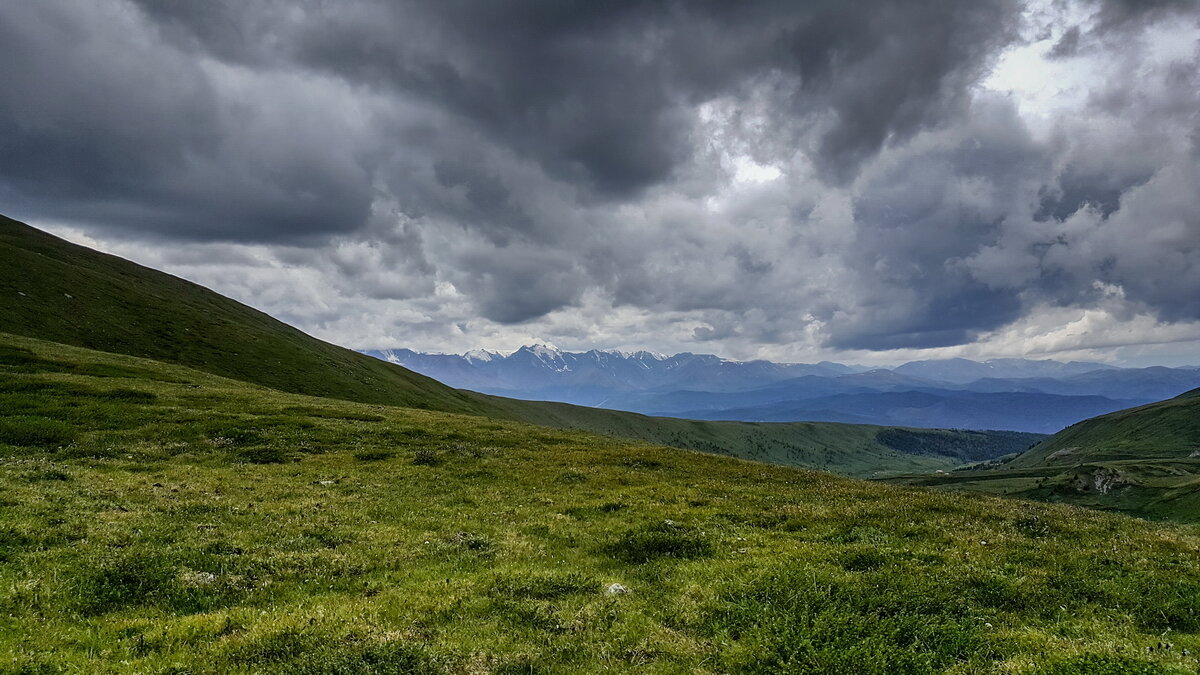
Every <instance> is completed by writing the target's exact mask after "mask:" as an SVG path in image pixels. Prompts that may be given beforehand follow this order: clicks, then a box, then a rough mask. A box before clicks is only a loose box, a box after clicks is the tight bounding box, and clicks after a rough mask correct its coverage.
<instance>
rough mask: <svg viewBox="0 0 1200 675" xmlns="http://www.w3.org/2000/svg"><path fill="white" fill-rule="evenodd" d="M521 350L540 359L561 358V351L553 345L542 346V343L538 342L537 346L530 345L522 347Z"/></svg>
mask: <svg viewBox="0 0 1200 675" xmlns="http://www.w3.org/2000/svg"><path fill="white" fill-rule="evenodd" d="M523 349H525V350H526V351H528V352H530V353H532V354H533V355H535V356H538V357H541V358H550V359H559V358H562V350H560V349H559V348H558V347H555V346H554V345H551V344H544V343H541V342H539V343H538V344H535V345H531V346H529V347H524V348H523Z"/></svg>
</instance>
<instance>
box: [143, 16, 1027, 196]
mask: <svg viewBox="0 0 1200 675" xmlns="http://www.w3.org/2000/svg"><path fill="white" fill-rule="evenodd" d="M140 4H141V5H142V6H143V7H144V8H145V9H146V11H147V12H148V13H149V15H150V16H151V17H153V18H154V19H155V20H156V21H157V22H158V23H159V24H160V25H161V26H164V27H165V31H166V34H167V35H169V36H173V37H174V38H175V39H176V40H177V41H179V42H180V43H181V44H184V45H204V46H206V47H207V49H208V50H209V51H210V52H211V53H212V54H214V55H215V56H217V57H218V58H224V59H231V60H235V61H238V62H242V63H249V64H252V65H254V66H260V67H265V66H272V67H278V66H280V65H285V66H300V67H304V68H310V69H315V70H319V71H321V72H325V73H328V74H330V75H331V76H334V77H337V78H343V79H346V80H349V81H352V82H356V83H361V84H365V85H367V86H371V87H377V88H383V89H387V90H390V91H394V92H398V93H400V94H403V95H405V96H418V97H422V98H424V99H426V100H429V101H431V102H433V103H435V104H436V105H437V106H438V107H439V108H440V109H443V110H445V111H447V112H449V113H452V114H454V115H457V116H460V117H461V118H463V119H465V120H467V121H468V122H469V123H470V124H471V125H472V126H474V127H475V128H477V129H479V130H481V131H482V132H483V133H484V134H485V135H486V136H488V137H489V138H491V139H492V140H493V141H494V142H496V143H498V144H500V145H503V146H505V147H510V148H513V149H515V150H516V151H517V152H519V153H520V154H522V155H524V156H529V157H532V158H534V159H535V160H536V161H538V162H540V163H542V165H543V166H544V167H545V169H546V170H547V171H548V172H550V173H552V174H554V175H555V176H556V177H559V178H561V179H564V180H567V181H569V182H572V183H578V184H581V185H583V186H586V187H587V188H589V189H590V190H592V191H594V192H596V193H597V194H598V195H602V196H628V195H630V194H632V193H635V192H636V191H637V190H639V189H642V188H644V187H646V186H649V185H653V184H655V183H658V182H660V181H662V180H664V179H666V178H667V177H668V176H669V175H670V174H671V172H672V170H673V169H674V168H675V167H676V166H677V165H678V164H679V163H680V162H682V161H684V160H685V159H686V158H687V157H688V155H689V154H690V152H691V147H692V143H693V139H691V138H689V134H688V130H689V125H688V123H687V118H688V116H689V113H688V106H690V105H694V104H695V103H697V102H700V101H703V100H705V99H707V98H711V97H713V96H718V95H721V94H725V93H728V92H731V91H736V90H738V89H739V88H741V87H744V86H747V85H748V84H751V83H753V82H754V81H755V80H756V79H758V78H763V77H768V76H770V77H776V78H780V77H781V76H782V80H781V81H782V82H784V83H785V87H784V89H783V90H782V91H780V92H779V96H780V103H781V104H782V105H783V106H784V109H783V110H780V111H779V116H778V117H779V119H778V120H776V121H777V122H779V123H783V122H786V121H787V120H789V119H790V118H791V117H793V116H796V115H801V116H809V115H823V116H826V117H827V118H828V119H827V120H825V126H826V129H825V131H824V133H823V134H822V137H821V139H820V142H819V148H818V152H819V155H818V156H819V158H820V160H821V161H822V163H823V164H824V165H825V166H826V167H827V168H828V169H829V170H830V171H831V172H833V173H834V174H836V175H838V176H841V177H843V178H845V177H848V176H849V175H851V174H852V172H853V170H854V168H855V167H856V166H857V165H858V164H859V163H860V162H861V161H862V160H863V159H865V158H866V157H868V156H869V155H870V153H871V152H873V151H874V150H876V149H877V148H879V147H880V146H881V145H882V144H883V143H884V141H885V140H886V139H887V138H888V137H889V136H892V135H899V136H901V137H902V136H904V135H907V134H910V133H912V132H913V131H915V130H917V129H919V128H922V127H924V126H926V125H929V124H935V123H937V122H939V121H941V120H942V119H944V118H945V116H946V115H948V114H951V113H952V112H954V111H955V110H956V109H957V108H958V107H960V106H961V104H962V99H963V95H964V92H965V90H966V88H967V87H968V86H969V85H970V84H971V83H972V82H973V81H974V80H975V79H977V77H978V76H979V74H980V72H981V70H982V69H983V68H984V67H985V65H986V58H987V57H988V56H989V55H990V54H992V53H993V52H994V50H995V49H996V48H997V47H998V46H1000V45H1003V44H1005V43H1006V42H1008V41H1009V40H1011V39H1012V38H1013V34H1012V31H1013V28H1014V26H1015V22H1016V18H1017V14H1018V11H1017V10H1018V9H1019V7H1018V5H1017V3H1016V2H1015V1H1013V0H986V1H983V2H973V3H960V2H954V1H950V0H946V1H938V2H923V3H911V2H904V1H903V0H870V1H859V2H845V1H842V0H837V1H834V0H823V1H819V2H807V3H795V2H783V1H778V0H764V1H760V2H755V3H736V4H733V3H727V2H715V1H714V2H677V1H661V0H660V1H650V2H640V1H639V2H604V3H597V2H587V1H583V0H577V1H573V2H545V1H544V0H525V1H521V2H504V3H496V2H487V1H480V0H470V1H465V0H450V1H447V2H438V3H418V2H382V1H371V0H362V1H359V2H351V3H340V4H337V5H330V4H327V3H315V2H297V3H289V4H282V3H277V2H250V3H244V4H243V3H237V4H233V3H217V4H218V7H216V8H214V9H213V10H211V11H201V10H198V9H197V4H196V3H193V2H183V1H179V0H176V1H172V2H163V1H161V0H154V1H150V0H141V3H140ZM231 7H236V9H231ZM256 29H261V30H263V31H265V32H266V35H265V36H260V35H259V34H258V33H256V32H255V30H256ZM264 45H267V46H264Z"/></svg>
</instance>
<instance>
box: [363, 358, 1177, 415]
mask: <svg viewBox="0 0 1200 675" xmlns="http://www.w3.org/2000/svg"><path fill="white" fill-rule="evenodd" d="M364 353H366V354H369V355H371V356H374V357H376V358H379V359H382V360H385V361H389V362H391V363H396V364H399V365H402V366H404V367H405V368H408V369H410V370H413V371H415V372H418V373H421V374H423V375H427V376H429V377H432V378H434V379H436V380H439V381H441V382H444V383H446V384H449V385H451V386H453V387H459V388H465V389H471V390H474V391H481V392H485V393H489V394H494V395H499V396H507V397H512V398H518V399H525V400H541V401H559V402H564V403H572V404H576V405H583V406H592V407H598V408H609V409H614V410H626V411H631V412H639V413H643V414H648V415H658V416H672V417H683V418H688V419H698V420H737V421H747V422H795V421H825V422H848V423H860V424H881V425H900V426H920V427H944V428H969V429H1001V430H1011V431H1027V432H1035V433H1053V432H1055V431H1058V430H1059V429H1061V428H1063V427H1065V426H1068V425H1070V424H1073V423H1075V422H1077V421H1079V420H1082V419H1086V418H1089V417H1094V416H1096V415H1101V414H1105V413H1109V412H1113V411H1115V410H1120V409H1123V408H1130V407H1134V406H1138V405H1143V404H1145V403H1149V402H1152V401H1158V400H1162V399H1166V398H1170V397H1173V396H1177V395H1178V394H1180V393H1183V392H1185V391H1188V390H1190V389H1193V388H1196V387H1200V369H1197V368H1166V367H1161V366H1155V367H1150V368H1118V367H1115V366H1112V365H1109V364H1104V363H1094V362H1082V361H1071V362H1061V361H1054V360H1049V359H1046V360H1031V359H1012V358H1008V359H991V360H988V361H972V360H969V359H961V358H960V359H943V360H926V361H912V362H909V363H905V364H903V365H900V366H897V367H895V368H890V369H889V368H874V369H870V368H867V367H864V366H857V365H847V364H841V363H833V362H829V361H823V362H820V363H775V362H771V361H765V360H755V361H733V360H729V359H723V358H721V357H718V356H715V355H712V354H693V353H690V352H685V353H681V354H675V355H672V356H666V355H662V354H656V353H653V352H648V351H636V352H621V351H611V350H609V351H602V350H590V351H586V352H570V351H563V350H560V349H557V348H555V347H552V346H548V345H544V344H535V345H530V346H524V347H521V348H520V349H517V350H515V351H513V352H508V353H504V352H498V351H486V350H475V351H472V352H467V353H465V354H430V353H421V352H416V351H412V350H409V349H383V350H369V351H366V352H364Z"/></svg>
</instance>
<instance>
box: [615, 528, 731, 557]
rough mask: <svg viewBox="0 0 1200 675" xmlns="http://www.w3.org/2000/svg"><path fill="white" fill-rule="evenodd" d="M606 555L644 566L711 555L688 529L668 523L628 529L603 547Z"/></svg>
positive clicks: (696, 533)
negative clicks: (654, 561) (661, 561)
mask: <svg viewBox="0 0 1200 675" xmlns="http://www.w3.org/2000/svg"><path fill="white" fill-rule="evenodd" d="M607 550H608V554H609V555H611V556H612V557H614V558H616V559H617V560H621V561H624V562H628V563H646V562H650V561H652V560H657V559H660V558H678V559H694V558H707V557H709V556H711V555H712V554H713V546H712V544H711V543H709V542H708V540H706V539H705V538H704V537H703V536H702V535H701V533H700V532H699V531H698V530H696V529H695V528H692V527H685V526H683V525H676V524H675V523H674V522H672V521H670V520H665V521H663V522H661V523H655V524H654V525H649V526H646V527H641V528H637V529H634V530H630V531H628V532H626V533H625V534H623V535H621V537H620V538H618V539H617V540H616V541H615V542H613V543H612V544H610V545H609V546H608V548H607Z"/></svg>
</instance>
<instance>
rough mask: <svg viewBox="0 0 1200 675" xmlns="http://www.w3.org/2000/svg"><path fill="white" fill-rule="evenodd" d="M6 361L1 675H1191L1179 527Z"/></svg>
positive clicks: (134, 372) (226, 385)
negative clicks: (618, 589) (13, 427)
mask: <svg viewBox="0 0 1200 675" xmlns="http://www.w3.org/2000/svg"><path fill="white" fill-rule="evenodd" d="M0 343H2V344H4V345H5V346H6V348H7V350H8V352H9V353H15V354H18V355H20V356H21V358H20V359H12V360H13V361H21V362H20V363H10V364H8V365H0V410H3V411H4V416H3V419H6V420H7V419H9V418H12V419H18V418H19V419H22V420H41V421H43V422H44V423H46V424H47V425H48V426H46V427H44V428H43V431H38V432H36V433H25V432H22V433H18V434H13V435H11V436H9V437H8V440H6V441H3V445H0V672H21V673H42V672H87V673H238V672H244V673H250V672H280V673H578V672H604V671H606V672H649V673H691V672H712V673H717V672H736V673H758V672H763V673H765V672H793V673H957V674H966V673H1016V674H1021V673H1027V674H1031V675H1033V674H1038V675H1042V674H1057V675H1062V674H1067V673H1077V674H1084V673H1088V674H1090V673H1155V674H1161V673H1188V672H1195V671H1196V669H1197V668H1198V667H1200V662H1198V661H1197V659H1196V657H1195V655H1194V654H1196V653H1200V634H1198V632H1200V603H1198V602H1197V598H1200V553H1198V551H1200V531H1197V530H1196V529H1195V528H1193V527H1187V526H1177V525H1165V524H1155V523H1150V522H1146V521H1141V520H1136V519H1131V518H1126V517H1121V516H1114V515H1109V514H1104V513H1099V512H1095V511H1090V510H1086V509H1080V508H1075V507H1070V506H1061V505H1052V504H1032V503H1023V502H1017V501H1010V500H1003V499H996V498H992V497H987V496H978V495H958V494H950V493H943V492H937V491H931V490H920V489H910V488H902V487H896V486H891V485H884V484H878V483H868V482H862V481H856V480H850V479H845V478H839V477H836V476H833V475H830V474H825V473H818V472H813V471H807V470H801V469H794V468H787V467H780V466H769V465H764V464H757V463H752V462H745V461H740V460H736V459H732V458H727V457H719V456H713V455H708V454H701V453H693V452H686V451H682V450H676V449H671V448H666V447H661V446H653V445H648V444H641V443H635V442H629V441H620V440H616V439H613V438H611V437H605V436H598V435H591V434H586V433H581V432H575V431H569V430H553V429H547V428H541V427H532V426H528V425H525V424H521V423H517V422H509V421H500V420H491V419H487V418H483V417H478V416H469V415H454V414H447V413H442V412H433V411H424V410H415V409H405V408H393V407H387V406H380V405H369V404H361V403H352V402H346V401H339V400H332V399H318V398H310V397H305V396H301V395H296V394H287V393H281V392H278V391H273V390H269V389H264V388H260V387H257V386H253V385H250V384H247V383H245V382H240V381H236V380H231V379H223V378H219V377H216V376H213V375H210V374H207V373H202V372H199V371H196V370H190V369H188V368H184V367H181V366H177V365H170V364H163V363H156V362H152V361H147V360H141V359H136V358H131V357H127V356H119V355H114V354H105V353H100V352H92V351H87V350H82V349H77V348H71V347H65V346H62V345H55V344H51V343H45V342H39V341H36V340H30V339H24V338H13V337H3V338H0ZM117 373H124V374H117ZM30 428H33V429H38V428H39V427H37V426H34V427H30ZM52 429H58V430H62V429H68V430H69V431H70V433H69V434H66V435H59V436H55V435H54V434H55V432H54V431H46V430H52ZM43 432H44V433H43ZM263 458H269V461H260V460H261V459H263ZM422 458H423V459H422ZM612 584H620V585H621V586H623V587H625V588H626V589H627V591H628V592H626V593H610V592H609V591H608V589H609V588H610V586H611V585H612ZM1185 650H1186V653H1185Z"/></svg>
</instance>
